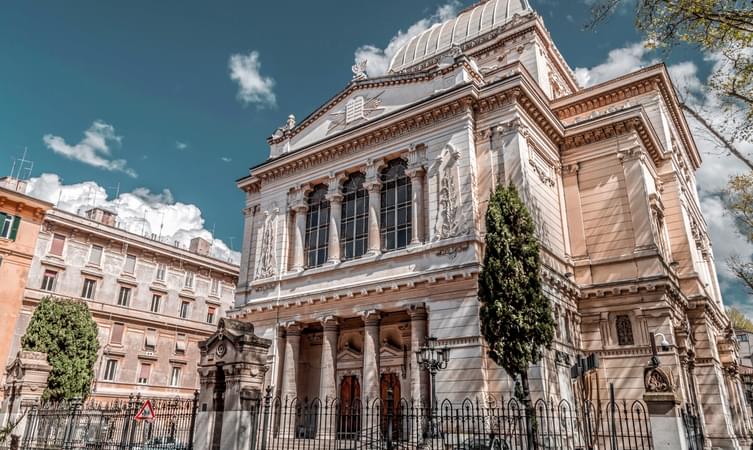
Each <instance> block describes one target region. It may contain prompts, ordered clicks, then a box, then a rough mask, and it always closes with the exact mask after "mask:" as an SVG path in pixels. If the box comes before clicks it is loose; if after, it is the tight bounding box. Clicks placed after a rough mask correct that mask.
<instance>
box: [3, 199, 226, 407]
mask: <svg viewBox="0 0 753 450" xmlns="http://www.w3.org/2000/svg"><path fill="white" fill-rule="evenodd" d="M38 221H39V223H42V230H41V232H40V234H39V239H38V240H36V243H32V244H31V245H30V246H29V248H28V251H29V256H28V261H27V264H30V266H31V269H30V271H29V276H28V281H27V277H26V276H24V277H23V279H22V280H19V286H20V287H19V295H20V297H19V305H18V307H19V309H20V314H18V313H17V316H18V320H12V321H10V320H9V321H8V322H7V323H8V324H15V327H13V326H8V327H6V331H7V332H8V334H9V338H8V340H9V341H10V337H11V334H12V333H13V332H14V331H15V335H14V336H13V340H12V343H10V345H8V346H6V347H5V349H6V351H7V349H8V348H10V353H9V354H10V355H11V358H12V356H14V355H15V353H16V352H17V351H18V349H19V346H20V340H21V337H22V336H23V334H24V332H25V330H26V327H27V325H28V323H29V320H30V319H31V315H32V314H33V312H34V309H35V307H36V305H37V304H38V303H39V301H40V300H41V299H42V298H44V297H45V296H49V295H52V296H61V297H68V298H76V299H81V300H84V301H86V303H87V304H88V306H89V309H90V310H91V312H92V315H93V316H94V320H95V321H96V322H97V327H98V329H99V342H100V350H99V355H98V358H97V362H96V364H95V368H94V371H95V379H94V385H93V387H92V397H93V398H96V399H99V400H110V399H117V398H128V396H129V395H130V394H132V393H141V394H142V395H145V396H150V397H175V396H180V397H191V396H192V395H193V393H194V391H195V390H196V389H198V387H199V384H198V376H197V373H196V365H197V363H198V360H199V349H198V345H197V343H198V342H200V341H202V340H205V339H206V338H207V337H209V336H210V335H211V334H212V333H213V332H214V330H215V329H216V327H217V323H218V321H219V319H220V317H223V316H224V315H225V313H226V311H227V310H228V309H229V308H230V307H231V306H232V304H233V298H234V291H235V284H236V282H237V280H238V266H237V265H236V264H234V263H232V262H229V261H225V260H220V259H217V258H214V257H211V256H209V250H210V245H209V243H207V242H206V241H204V240H203V239H200V238H197V240H194V241H193V242H192V245H191V247H190V248H184V247H180V246H176V245H173V243H166V242H161V241H159V240H156V239H151V238H148V237H144V236H140V235H138V234H134V233H130V232H127V231H125V230H122V229H120V228H118V227H117V214H116V213H115V212H114V211H108V210H104V209H102V208H93V209H90V210H88V211H86V212H85V213H84V215H81V216H80V215H76V214H72V213H69V212H65V211H61V210H58V209H51V210H50V211H49V212H47V214H44V215H40V216H39V218H38ZM191 248H192V249H193V250H191ZM32 256H33V261H32V259H31V258H32ZM21 299H23V304H21V303H20V302H21ZM8 362H10V361H8Z"/></svg>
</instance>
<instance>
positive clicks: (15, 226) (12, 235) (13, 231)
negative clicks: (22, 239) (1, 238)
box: [10, 216, 21, 241]
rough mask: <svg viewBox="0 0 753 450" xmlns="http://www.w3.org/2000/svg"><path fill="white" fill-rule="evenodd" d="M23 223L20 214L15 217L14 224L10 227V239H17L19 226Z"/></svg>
mask: <svg viewBox="0 0 753 450" xmlns="http://www.w3.org/2000/svg"><path fill="white" fill-rule="evenodd" d="M20 225H21V218H20V217H18V216H14V217H13V225H11V227H10V240H11V241H15V240H16V235H17V234H18V227H19V226H20Z"/></svg>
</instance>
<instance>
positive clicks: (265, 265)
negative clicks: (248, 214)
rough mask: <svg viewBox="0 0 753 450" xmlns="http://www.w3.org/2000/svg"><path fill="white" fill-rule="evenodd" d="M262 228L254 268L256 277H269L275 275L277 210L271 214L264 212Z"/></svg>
mask: <svg viewBox="0 0 753 450" xmlns="http://www.w3.org/2000/svg"><path fill="white" fill-rule="evenodd" d="M264 216H265V218H264V228H263V230H262V236H261V245H262V247H261V254H260V255H259V264H258V266H257V269H256V279H257V280H258V279H263V278H270V277H273V276H275V275H276V271H275V266H276V265H277V264H276V260H275V251H274V247H275V246H274V241H275V226H274V225H275V222H276V221H275V219H276V218H277V210H276V209H275V210H274V211H273V212H272V213H271V214H270V213H269V211H265V212H264Z"/></svg>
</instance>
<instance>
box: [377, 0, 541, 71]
mask: <svg viewBox="0 0 753 450" xmlns="http://www.w3.org/2000/svg"><path fill="white" fill-rule="evenodd" d="M532 11H533V9H531V5H529V4H528V0H485V1H483V2H480V3H478V4H476V5H475V6H472V7H470V8H468V9H466V10H464V11H462V12H461V13H460V14H459V15H458V16H457V17H456V18H454V19H450V20H448V21H446V22H444V23H438V24H435V25H433V26H432V27H430V28H429V29H427V30H424V31H423V32H421V33H419V34H417V35H415V36H413V37H412V38H411V39H410V40H408V42H407V43H405V44H403V46H402V47H401V48H400V49H399V50H398V51H397V53H395V56H394V57H393V58H392V61H391V62H390V68H389V71H390V72H399V71H401V70H404V69H406V68H408V67H411V66H413V65H415V64H417V63H419V62H421V61H424V60H426V59H429V58H431V57H433V56H436V55H438V54H440V53H444V52H445V51H447V50H449V49H451V48H452V47H453V46H456V45H460V44H463V43H465V42H468V41H470V40H471V39H473V38H475V37H477V36H480V35H482V34H485V33H487V32H489V31H491V30H492V29H494V28H497V27H500V26H502V25H505V24H506V23H507V22H509V21H510V20H511V19H512V18H513V17H514V16H515V15H516V14H517V15H525V14H527V13H529V12H532Z"/></svg>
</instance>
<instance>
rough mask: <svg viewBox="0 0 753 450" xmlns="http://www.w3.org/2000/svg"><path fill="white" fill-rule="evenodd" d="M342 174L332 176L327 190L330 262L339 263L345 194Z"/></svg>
mask: <svg viewBox="0 0 753 450" xmlns="http://www.w3.org/2000/svg"><path fill="white" fill-rule="evenodd" d="M341 181H342V176H335V175H333V176H331V177H330V179H329V189H328V192H327V201H328V202H329V243H328V244H329V248H328V252H327V253H328V255H329V260H328V261H327V262H329V263H330V264H337V263H339V262H340V219H341V216H342V201H343V195H342V193H341V190H340V183H341Z"/></svg>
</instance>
